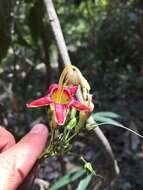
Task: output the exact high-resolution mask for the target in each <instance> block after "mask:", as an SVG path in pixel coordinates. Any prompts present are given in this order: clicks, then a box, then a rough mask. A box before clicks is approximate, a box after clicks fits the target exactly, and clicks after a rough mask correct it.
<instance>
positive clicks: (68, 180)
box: [48, 169, 86, 190]
mask: <svg viewBox="0 0 143 190" xmlns="http://www.w3.org/2000/svg"><path fill="white" fill-rule="evenodd" d="M85 173H86V171H85V170H84V169H81V170H79V171H76V172H72V173H70V174H67V175H65V176H64V177H62V178H60V179H59V180H58V181H56V182H55V183H54V184H53V185H52V186H51V187H50V188H49V189H48V190H58V189H60V188H62V187H64V186H66V185H68V184H69V183H71V182H74V181H75V180H77V179H78V178H80V177H81V176H82V175H84V174H85Z"/></svg>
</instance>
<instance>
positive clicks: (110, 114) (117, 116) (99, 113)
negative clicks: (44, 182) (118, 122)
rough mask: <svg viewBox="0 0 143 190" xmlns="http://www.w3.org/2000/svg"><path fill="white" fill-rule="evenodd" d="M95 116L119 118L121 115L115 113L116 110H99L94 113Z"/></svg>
mask: <svg viewBox="0 0 143 190" xmlns="http://www.w3.org/2000/svg"><path fill="white" fill-rule="evenodd" d="M93 116H94V117H95V118H96V117H107V118H119V117H120V115H118V114H116V113H114V112H108V111H107V112H106V111H105V112H104V111H103V112H97V113H95V114H93Z"/></svg>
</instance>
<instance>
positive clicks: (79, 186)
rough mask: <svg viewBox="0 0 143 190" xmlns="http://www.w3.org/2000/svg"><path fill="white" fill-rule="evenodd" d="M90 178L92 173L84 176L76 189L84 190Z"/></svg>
mask: <svg viewBox="0 0 143 190" xmlns="http://www.w3.org/2000/svg"><path fill="white" fill-rule="evenodd" d="M91 179H92V175H88V176H86V177H85V178H84V179H82V180H81V181H80V183H79V185H78V187H77V189H76V190H86V189H87V187H88V185H89V183H90V181H91Z"/></svg>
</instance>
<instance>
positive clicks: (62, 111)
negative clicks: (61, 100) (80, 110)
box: [52, 103, 69, 125]
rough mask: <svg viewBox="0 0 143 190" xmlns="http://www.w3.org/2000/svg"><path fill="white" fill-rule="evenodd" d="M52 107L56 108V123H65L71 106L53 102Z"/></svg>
mask: <svg viewBox="0 0 143 190" xmlns="http://www.w3.org/2000/svg"><path fill="white" fill-rule="evenodd" d="M52 107H53V109H54V116H55V121H56V123H57V124H58V125H64V123H65V120H66V117H67V111H68V108H69V106H68V105H65V104H63V105H62V104H55V103H53V104H52Z"/></svg>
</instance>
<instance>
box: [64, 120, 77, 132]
mask: <svg viewBox="0 0 143 190" xmlns="http://www.w3.org/2000/svg"><path fill="white" fill-rule="evenodd" d="M76 124H77V119H76V118H75V117H74V118H73V119H71V120H70V121H69V123H68V124H67V126H66V128H67V129H68V130H72V129H73V128H74V127H75V126H76Z"/></svg>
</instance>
